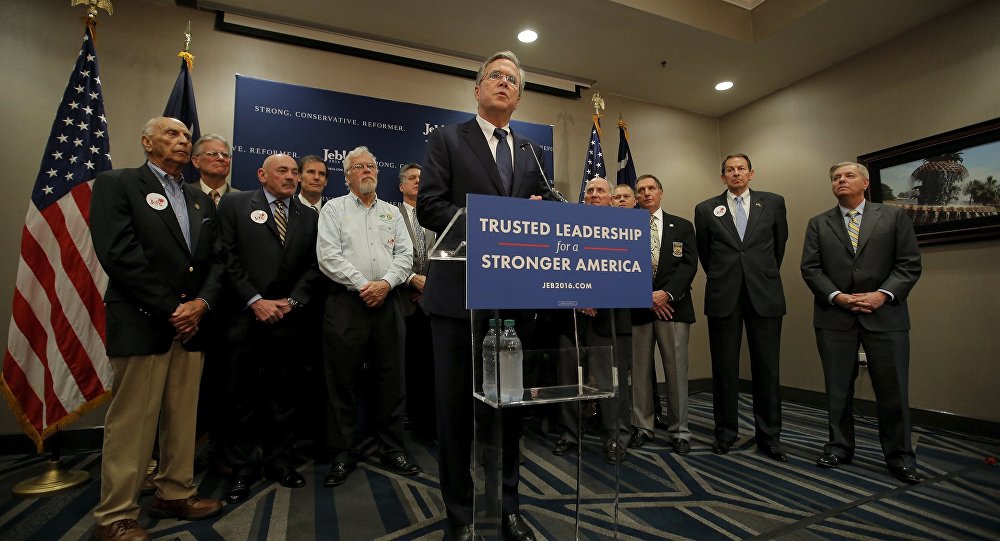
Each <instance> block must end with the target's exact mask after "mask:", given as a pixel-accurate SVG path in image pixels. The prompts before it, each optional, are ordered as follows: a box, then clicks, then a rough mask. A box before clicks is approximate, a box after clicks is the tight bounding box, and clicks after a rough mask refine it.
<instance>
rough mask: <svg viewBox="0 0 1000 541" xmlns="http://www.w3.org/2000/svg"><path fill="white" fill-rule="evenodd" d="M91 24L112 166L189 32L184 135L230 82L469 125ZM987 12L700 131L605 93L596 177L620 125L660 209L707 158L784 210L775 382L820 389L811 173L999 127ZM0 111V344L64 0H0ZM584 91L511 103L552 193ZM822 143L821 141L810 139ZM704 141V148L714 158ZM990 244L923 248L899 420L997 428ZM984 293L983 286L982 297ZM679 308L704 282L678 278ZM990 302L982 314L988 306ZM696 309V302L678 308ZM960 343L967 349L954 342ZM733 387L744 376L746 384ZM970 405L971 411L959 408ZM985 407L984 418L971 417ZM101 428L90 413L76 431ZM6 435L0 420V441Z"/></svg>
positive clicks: (327, 71) (174, 32) (819, 184)
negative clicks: (776, 199) (533, 132)
mask: <svg viewBox="0 0 1000 541" xmlns="http://www.w3.org/2000/svg"><path fill="white" fill-rule="evenodd" d="M115 8H116V13H115V15H114V16H113V17H108V16H107V15H102V16H101V18H100V22H101V24H100V26H99V30H98V32H99V33H98V41H97V45H98V56H99V58H100V62H101V66H100V67H101V80H102V83H103V88H104V92H105V106H106V109H107V116H108V121H109V126H110V135H111V143H112V156H113V157H114V163H115V165H116V166H118V167H126V166H134V165H136V164H138V163H140V161H141V160H142V154H141V151H140V148H139V145H138V133H139V130H140V127H141V125H142V123H143V122H145V120H146V119H148V118H149V117H151V116H154V115H156V114H158V113H159V112H161V111H162V108H163V105H164V104H165V103H166V99H167V95H168V94H169V92H170V88H171V87H172V85H173V81H174V79H175V78H176V76H177V70H178V66H179V60H178V59H177V58H176V57H175V55H176V53H177V51H178V49H179V48H180V46H181V45H182V37H183V36H182V32H183V29H184V26H185V24H186V23H187V21H188V20H189V19H190V20H191V25H192V33H193V35H194V42H193V46H192V48H193V52H194V53H195V55H196V56H197V60H196V63H195V71H194V79H195V93H196V95H197V98H198V106H199V117H200V120H201V125H202V130H203V131H205V132H207V131H217V132H220V133H222V134H224V135H226V136H227V137H229V136H231V135H232V121H233V100H234V96H233V93H234V88H235V83H234V74H236V73H240V74H243V75H248V76H253V77H260V78H265V79H272V80H278V81H283V82H289V83H294V84H301V85H308V86H313V87H318V88H326V89H330V90H336V91H340V92H349V93H354V94H361V95H368V96H374V97H378V98H386V99H393V100H398V101H406V102H412V103H418V104H422V105H429V106H435V107H444V108H449V109H456V110H469V111H472V110H473V108H474V106H475V102H474V100H473V98H472V82H471V81H470V80H467V79H459V78H455V77H449V76H444V75H438V74H433V73H428V72H423V71H419V70H414V69H409V68H403V67H398V66H391V65H387V64H380V63H375V62H371V61H367V60H362V59H357V58H352V57H346V56H341V55H337V54H332V53H327V52H322V51H314V50H309V49H304V48H300V47H294V46H290V45H282V44H277V43H272V42H267V41H262V40H257V39H251V38H246V37H241V36H235V35H231V34H226V33H221V32H216V31H215V30H214V28H213V27H214V15H213V14H211V13H205V12H199V11H195V10H191V9H184V8H176V7H169V6H166V7H165V6H161V5H158V4H147V3H143V2H139V1H131V2H120V3H118V4H116V6H115ZM998 8H1000V5H997V4H995V3H991V2H980V3H979V4H976V5H974V6H973V7H971V8H969V9H967V10H964V11H962V12H959V13H958V14H956V15H954V16H950V17H947V18H945V19H943V20H941V21H937V22H935V23H933V24H932V25H928V27H925V28H922V29H921V31H919V32H918V31H913V32H910V33H909V34H908V35H907V36H904V37H901V38H897V39H894V40H891V41H890V42H888V43H887V44H884V45H882V46H879V47H876V48H875V49H873V50H871V51H868V52H866V53H863V54H862V55H860V56H859V57H858V58H855V59H852V60H851V61H850V62H848V63H846V64H845V65H844V66H837V67H834V68H831V69H829V70H826V71H824V72H823V73H821V74H819V75H817V76H814V77H811V78H809V79H807V80H804V81H801V82H799V83H797V84H795V85H793V86H791V87H789V88H787V89H785V90H783V91H781V92H778V93H776V94H775V95H773V96H770V97H768V98H765V99H762V100H760V101H758V102H756V103H754V104H752V105H750V106H748V107H745V108H744V109H742V110H740V111H737V112H735V113H733V114H730V115H727V116H726V117H723V118H722V119H719V120H717V119H713V118H710V117H705V116H702V115H696V114H693V113H687V112H683V111H678V110H674V109H669V108H664V107H657V106H653V105H649V104H646V103H641V102H636V101H633V100H628V99H624V98H619V97H616V96H605V98H606V100H607V104H608V110H607V111H606V113H607V118H606V119H605V120H604V136H603V142H604V149H605V160H606V163H607V165H608V167H609V168H610V169H611V170H613V169H614V162H615V159H616V158H615V157H616V156H617V146H618V145H617V140H618V137H617V129H616V128H615V126H616V124H615V121H616V120H617V118H618V114H619V113H621V114H622V115H623V116H624V118H625V119H626V120H627V121H628V122H629V129H630V133H631V136H632V141H631V148H632V153H633V157H634V160H635V162H636V164H637V170H638V172H639V174H642V173H644V172H652V173H654V174H656V175H657V176H659V177H660V178H661V180H663V181H664V184H665V192H666V193H665V196H664V208H665V209H666V210H667V211H668V212H671V213H673V214H678V215H680V216H683V217H685V218H688V219H690V218H691V215H692V210H693V207H694V205H695V204H696V203H698V202H699V201H702V200H703V199H705V198H707V197H710V196H712V195H715V194H718V193H721V191H722V188H723V187H722V184H721V183H720V181H719V180H718V174H717V171H718V159H719V157H720V154H725V153H728V152H730V151H733V150H738V151H746V152H747V153H749V154H750V155H751V156H752V157H753V159H754V164H755V168H756V169H757V173H758V177H757V178H756V179H755V181H754V187H756V188H758V189H763V190H773V191H776V192H779V193H782V194H783V195H784V196H785V197H786V198H787V200H788V203H789V204H788V207H789V212H790V214H789V223H790V228H791V240H790V241H789V246H788V248H789V250H788V256H787V261H786V264H785V266H784V269H783V273H784V279H785V284H786V286H785V287H786V294H787V296H788V300H789V317H788V318H787V319H786V322H785V330H784V339H783V342H784V343H783V345H782V348H783V359H782V363H783V365H782V382H783V383H784V384H785V385H790V386H793V387H800V388H805V389H812V390H821V389H822V376H821V372H820V369H819V361H818V358H817V355H816V353H815V345H814V343H813V338H812V336H813V335H812V329H811V326H810V318H811V311H810V310H811V309H810V304H809V303H810V302H811V301H810V299H809V297H808V293H807V291H806V289H805V286H804V285H802V281H801V278H800V277H799V274H798V266H797V263H798V258H799V255H800V252H801V239H802V234H803V227H804V224H805V222H806V220H807V219H808V218H809V217H810V216H812V215H813V214H816V213H818V212H820V211H822V210H824V209H826V208H828V207H830V206H832V204H833V198H832V196H830V195H829V192H828V191H827V190H828V186H827V183H826V181H825V176H824V175H825V166H826V165H827V164H828V163H832V162H834V161H838V160H840V159H850V158H852V157H854V156H857V155H858V154H861V153H864V152H869V151H872V150H877V149H880V148H885V147H888V146H891V145H894V144H897V143H901V142H905V141H909V140H913V139H916V138H919V137H923V136H926V135H931V134H934V133H938V132H941V131H945V130H948V129H952V128H956V127H960V126H964V125H968V124H971V123H974V122H978V121H981V120H986V119H988V118H993V117H996V116H1000V100H997V99H996V96H997V95H998V92H997V90H998V89H1000V74H997V73H996V72H995V71H994V66H996V65H1000V48H998V44H997V40H996V38H995V37H993V38H991V36H993V29H992V28H990V25H989V23H988V22H989V21H991V20H998V19H1000V9H998ZM0 10H2V12H3V13H4V14H5V16H4V17H3V19H2V20H0V50H2V51H5V54H4V55H3V56H2V60H0V62H2V68H3V69H2V72H3V73H4V74H5V75H6V81H5V83H4V84H5V99H4V100H2V101H0V118H4V119H5V120H6V121H7V122H8V129H6V130H3V131H2V132H0V153H2V156H3V158H2V160H3V164H4V175H3V176H2V177H0V183H2V184H0V185H2V186H3V188H4V193H5V195H6V197H4V198H3V199H2V200H0V216H2V217H6V218H0V220H3V221H4V222H6V223H5V224H4V225H5V227H2V228H0V253H7V254H11V255H10V256H9V257H6V258H4V259H3V260H2V261H0V284H6V285H4V286H0V334H2V336H4V337H5V336H6V333H5V331H6V329H7V326H8V324H9V318H10V315H9V314H10V310H9V308H8V307H10V306H11V298H12V293H13V287H14V278H15V274H16V268H17V261H16V257H14V256H13V254H16V253H17V251H18V246H19V242H20V234H21V227H22V225H23V218H22V217H23V216H24V213H25V209H26V204H27V201H28V196H29V193H30V190H31V186H32V185H33V183H34V178H35V175H36V174H37V172H38V164H39V160H40V159H41V153H42V150H43V149H44V146H45V139H46V137H48V132H49V129H50V127H51V123H52V119H53V115H54V113H55V107H56V105H57V103H58V101H59V99H60V98H61V97H62V92H63V90H64V89H65V85H66V80H67V77H68V75H69V70H70V68H71V62H72V61H73V59H74V57H73V55H74V54H75V53H76V51H78V50H79V46H80V39H81V37H82V35H83V28H82V26H81V24H80V23H79V20H78V18H77V17H78V16H79V14H80V12H79V10H70V9H68V8H67V7H66V2H65V1H64V0H37V1H34V2H24V1H18V0H0ZM589 97H590V94H589V93H585V95H584V99H582V100H565V99H559V98H554V97H549V96H541V95H535V94H531V93H528V94H527V95H526V96H525V97H524V98H523V100H522V103H521V107H520V109H519V111H518V112H517V113H516V115H515V117H516V118H518V119H521V120H526V121H531V122H539V123H549V124H552V125H554V143H555V148H556V152H555V169H556V177H557V183H558V187H559V189H560V190H562V191H563V192H564V193H565V194H566V195H568V196H569V197H571V198H572V197H574V196H575V195H576V193H577V191H578V190H579V181H580V178H581V176H582V164H583V151H584V149H585V147H586V144H587V139H588V137H589V133H590V115H591V109H590V106H589ZM828 134H829V135H828ZM720 140H721V144H720ZM998 246H1000V242H998V241H991V242H983V243H975V244H961V245H955V246H950V247H938V248H928V249H926V250H924V254H925V277H924V279H923V280H922V281H921V282H920V284H918V286H917V288H916V290H915V291H914V293H913V295H912V297H911V298H912V303H913V305H914V309H913V310H914V327H915V329H916V330H915V333H914V339H913V345H914V356H913V369H912V370H911V374H912V377H911V380H912V384H911V392H912V396H913V400H912V402H913V405H914V406H916V407H921V408H927V409H934V410H943V411H950V412H954V413H958V414H961V415H965V416H969V417H975V418H981V419H989V420H998V419H1000V418H998V417H997V415H1000V414H997V413H995V412H997V411H1000V408H998V407H997V405H998V399H997V398H996V397H995V396H992V395H993V394H995V393H991V392H990V388H989V386H990V384H991V383H992V382H994V381H995V380H996V378H995V377H991V376H990V374H988V372H987V369H988V368H989V366H988V363H989V362H990V361H988V359H990V358H994V357H995V355H990V354H988V353H987V352H989V351H996V350H997V346H998V344H997V338H996V333H992V334H991V333H990V332H989V330H990V329H987V328H986V323H985V322H986V318H985V317H982V316H980V314H986V313H987V311H988V310H989V308H990V307H991V306H992V305H994V304H996V303H995V301H996V300H997V294H996V292H995V289H996V288H995V285H994V284H995V279H992V277H993V276H994V274H993V273H992V271H993V269H994V268H995V267H996V263H997V262H998V261H997V260H998V259H1000V257H998V255H997V247H998ZM991 286H993V287H992V288H991ZM694 287H695V298H696V299H701V298H702V295H703V291H704V274H703V273H701V272H700V271H699V275H698V277H697V278H696V279H695V284H694ZM991 301H994V302H991ZM696 309H697V310H698V311H699V312H700V311H701V302H700V300H699V301H696ZM967 337H974V338H967ZM691 363H692V364H691V369H690V377H691V378H706V377H710V375H711V370H710V364H709V361H708V346H707V333H706V325H705V324H704V321H703V318H702V321H700V322H699V323H697V324H696V325H695V326H694V328H693V332H692V338H691ZM744 375H746V376H749V374H748V372H747V371H744ZM976 406H987V407H976ZM988 406H992V407H988ZM99 424H103V410H98V411H95V412H93V413H91V414H89V415H87V416H85V417H84V418H83V419H82V420H81V421H80V422H79V423H78V424H77V425H76V426H78V427H84V426H93V425H99ZM18 430H19V429H18V427H17V426H16V424H15V423H14V421H13V418H12V416H11V415H10V413H9V412H8V410H7V409H6V408H0V434H6V433H13V432H17V431H18Z"/></svg>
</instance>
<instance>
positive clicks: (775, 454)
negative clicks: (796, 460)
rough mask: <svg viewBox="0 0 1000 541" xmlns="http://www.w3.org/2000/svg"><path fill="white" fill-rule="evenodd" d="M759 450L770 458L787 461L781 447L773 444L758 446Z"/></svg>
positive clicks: (786, 456)
mask: <svg viewBox="0 0 1000 541" xmlns="http://www.w3.org/2000/svg"><path fill="white" fill-rule="evenodd" d="M760 452H761V453H763V455H764V456H766V457H767V458H770V459H771V460H777V461H778V462H788V455H786V454H785V452H784V451H782V450H781V447H778V446H777V445H773V446H770V447H760Z"/></svg>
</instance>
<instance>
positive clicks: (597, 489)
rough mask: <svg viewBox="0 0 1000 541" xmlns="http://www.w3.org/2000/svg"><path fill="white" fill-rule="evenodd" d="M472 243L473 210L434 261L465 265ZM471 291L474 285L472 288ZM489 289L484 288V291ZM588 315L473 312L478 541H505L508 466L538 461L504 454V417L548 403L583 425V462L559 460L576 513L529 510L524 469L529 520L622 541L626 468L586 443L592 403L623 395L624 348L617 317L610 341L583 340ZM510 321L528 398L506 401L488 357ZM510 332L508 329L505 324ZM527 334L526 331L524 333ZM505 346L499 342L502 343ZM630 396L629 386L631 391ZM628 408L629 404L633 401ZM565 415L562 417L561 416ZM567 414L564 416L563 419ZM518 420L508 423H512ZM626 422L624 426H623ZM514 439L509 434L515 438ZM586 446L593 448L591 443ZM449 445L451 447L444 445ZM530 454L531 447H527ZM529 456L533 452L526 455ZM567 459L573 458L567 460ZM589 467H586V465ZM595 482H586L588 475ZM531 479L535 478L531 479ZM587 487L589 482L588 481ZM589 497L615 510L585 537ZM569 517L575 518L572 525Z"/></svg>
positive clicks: (444, 238)
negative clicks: (491, 335) (489, 372)
mask: <svg viewBox="0 0 1000 541" xmlns="http://www.w3.org/2000/svg"><path fill="white" fill-rule="evenodd" d="M466 248H467V245H466V213H465V209H461V210H460V211H459V212H458V213H456V215H455V217H454V218H452V220H451V223H450V224H449V225H448V227H447V228H446V229H445V231H444V232H443V233H442V234H441V235H440V236H439V238H438V242H437V243H436V244H435V245H434V247H433V248H432V249H431V252H430V258H431V259H433V260H446V261H456V262H464V261H466V253H467V250H466ZM468 287H473V284H469V286H468ZM479 287H481V286H479ZM587 317H588V316H585V315H582V314H578V313H577V312H576V311H575V310H573V309H552V310H517V309H503V310H499V309H493V310H470V340H471V341H472V351H473V353H472V357H473V358H472V359H470V360H469V361H467V362H472V364H473V370H472V373H473V378H474V381H473V385H472V388H473V396H472V400H470V403H469V404H468V406H469V407H474V408H475V409H476V411H475V415H474V419H475V423H476V426H475V439H474V443H473V451H472V452H473V457H472V461H471V463H472V469H473V471H472V477H473V481H474V484H475V489H474V490H475V497H474V506H473V514H474V519H473V526H474V529H475V538H476V539H482V540H488V541H494V540H495V541H500V540H502V539H504V536H503V520H502V516H503V497H504V496H503V477H504V476H503V474H502V472H503V467H502V465H503V464H504V463H505V460H506V461H507V462H508V467H510V462H511V461H514V463H516V462H518V461H519V460H523V461H524V462H526V463H527V462H530V461H531V458H530V456H518V455H519V454H521V453H520V452H519V451H518V446H517V445H516V444H514V445H511V444H510V442H508V446H507V447H508V448H509V449H510V448H512V450H511V451H510V453H508V455H513V456H505V455H504V451H505V449H504V445H503V444H502V442H503V441H504V424H505V421H504V417H505V416H514V417H515V418H520V417H521V414H522V413H524V410H523V408H525V407H529V406H538V405H542V404H558V407H561V408H566V407H568V408H572V410H574V413H575V415H574V416H573V418H574V419H575V422H576V435H577V442H578V443H577V449H576V453H575V457H576V464H575V468H573V467H572V464H571V461H567V460H556V461H555V462H554V464H556V465H557V467H558V466H560V465H566V464H569V466H568V467H567V468H566V469H565V470H560V471H558V472H556V475H557V476H558V477H560V478H562V479H563V481H564V488H566V489H569V490H571V491H572V493H568V494H567V493H564V494H560V495H559V496H558V498H559V499H564V500H565V504H564V505H561V506H560V507H561V508H562V509H564V510H568V513H567V514H566V515H560V516H557V517H551V516H548V515H545V516H540V515H539V514H532V513H531V510H530V509H529V510H528V511H527V512H524V509H525V503H526V502H525V498H524V495H526V494H528V493H529V489H528V487H530V486H532V485H535V484H536V483H535V482H534V481H533V480H532V479H534V476H526V475H524V472H525V471H526V469H525V468H523V467H522V469H521V472H522V475H521V481H520V493H521V495H522V498H521V509H522V517H524V518H525V520H526V521H527V522H528V523H529V524H535V525H538V524H539V523H544V526H545V530H546V531H547V532H548V533H549V535H550V536H554V537H555V538H557V539H617V537H618V535H617V533H618V496H619V473H620V472H619V468H620V464H619V463H618V462H615V463H613V464H607V463H606V462H605V461H604V460H603V459H602V449H601V447H602V446H601V445H600V441H601V440H600V439H598V440H597V444H596V445H595V442H594V441H593V439H592V438H589V439H588V438H586V436H585V431H584V423H583V415H582V411H583V408H582V405H583V404H584V403H585V402H586V401H591V400H607V399H612V398H615V397H616V395H617V394H618V390H619V377H622V378H624V377H627V376H626V375H625V374H621V375H619V373H618V371H617V370H615V366H616V363H615V355H618V354H619V352H618V351H617V349H618V348H616V347H614V346H613V344H614V343H615V336H616V332H615V329H614V321H613V320H614V318H613V317H612V318H610V319H611V336H610V337H609V338H608V339H607V344H600V345H587V344H585V343H584V340H582V338H583V335H582V330H583V329H582V328H581V327H582V326H584V325H586V324H587V322H586V321H585V318H587ZM490 319H497V320H500V321H501V322H502V321H503V320H504V319H513V320H514V321H515V330H516V331H517V333H518V335H519V337H520V338H521V341H522V344H523V354H524V357H523V363H522V366H523V371H524V392H523V394H522V395H521V396H520V397H501V396H500V393H499V392H497V393H492V392H491V393H489V394H487V393H484V390H483V361H484V359H483V356H482V344H483V339H484V338H485V336H486V333H487V330H488V321H489V320H490ZM500 329H501V330H502V325H500ZM522 333H524V334H522ZM557 334H558V340H548V342H551V346H552V347H545V348H535V347H532V346H533V345H534V344H537V343H538V342H539V340H536V339H533V338H532V337H537V336H546V337H549V338H551V337H553V336H556V335H557ZM498 342H499V340H498ZM499 357H500V348H499V347H498V348H497V349H496V355H495V358H494V365H495V366H496V367H497V376H496V378H497V389H498V390H499V389H501V388H502V387H503V382H502V379H501V368H500V358H499ZM624 389H625V390H626V394H627V389H628V387H627V386H624ZM624 407H629V406H628V400H627V399H626V404H625V406H624ZM560 413H561V412H560ZM560 417H561V415H560ZM511 422H517V421H516V420H515V421H511V420H510V419H508V420H507V423H508V427H509V426H510V425H509V423H511ZM619 422H620V421H619ZM508 436H509V435H508ZM585 443H586V444H587V445H585ZM439 445H447V442H439ZM521 449H523V445H522V446H521ZM550 451H551V447H550V443H549V442H546V444H545V448H544V449H543V451H542V452H544V453H549V452H550ZM524 454H527V453H524ZM563 458H567V459H572V456H570V455H567V456H566V457H563ZM585 467H586V468H585ZM585 469H586V471H587V475H586V479H589V480H591V481H592V482H590V483H589V484H588V483H586V482H583V479H584V470H585ZM528 477H531V479H528ZM582 483H583V484H582ZM581 492H585V493H586V494H587V496H588V498H594V499H596V500H599V501H600V502H602V503H604V502H607V504H608V505H610V506H611V512H610V513H608V516H607V517H604V518H603V520H601V521H600V522H601V524H600V525H595V527H593V528H589V529H588V531H586V532H581V523H582V522H581V519H582V517H581ZM566 516H569V517H570V520H569V521H567V518H566Z"/></svg>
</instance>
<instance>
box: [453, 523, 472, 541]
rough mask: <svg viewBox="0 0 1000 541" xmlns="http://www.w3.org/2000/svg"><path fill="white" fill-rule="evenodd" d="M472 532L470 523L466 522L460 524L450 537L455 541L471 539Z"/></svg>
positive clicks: (470, 540) (468, 540) (469, 540)
mask: <svg viewBox="0 0 1000 541" xmlns="http://www.w3.org/2000/svg"><path fill="white" fill-rule="evenodd" d="M474 533H475V532H473V531H472V524H468V525H465V526H462V529H461V530H459V531H458V533H456V534H455V535H454V536H452V537H454V538H455V541H473V540H474V539H475V536H474Z"/></svg>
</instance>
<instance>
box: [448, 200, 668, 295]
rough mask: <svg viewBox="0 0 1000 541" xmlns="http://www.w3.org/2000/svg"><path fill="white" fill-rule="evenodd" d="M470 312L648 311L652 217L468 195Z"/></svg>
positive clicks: (619, 210) (613, 209)
mask: <svg viewBox="0 0 1000 541" xmlns="http://www.w3.org/2000/svg"><path fill="white" fill-rule="evenodd" d="M468 212H469V214H468V222H467V228H468V237H467V238H468V242H469V244H468V262H467V268H466V272H467V277H468V297H467V299H468V307H469V308H470V309H473V310H484V309H494V308H499V309H504V308H647V307H649V306H652V304H653V301H652V299H653V297H652V295H653V288H652V284H653V277H652V269H651V268H650V267H651V266H652V261H651V257H650V253H649V249H650V245H649V212H647V211H645V210H641V209H638V210H637V209H623V208H618V207H596V206H588V205H569V204H566V203H556V202H552V201H530V200H527V199H514V198H510V197H495V196H491V195H471V194H470V195H469V196H468Z"/></svg>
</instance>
